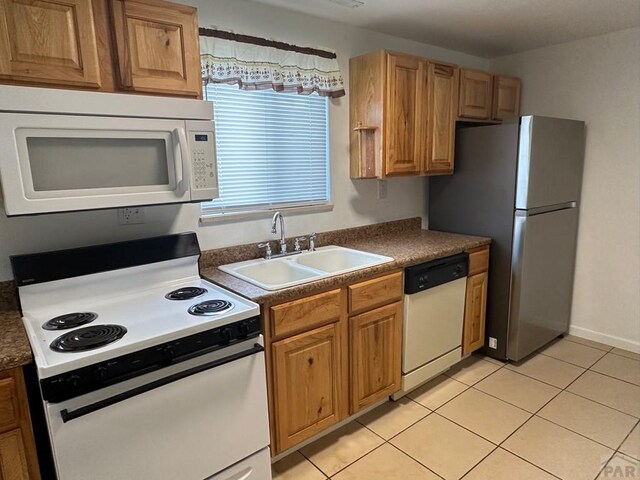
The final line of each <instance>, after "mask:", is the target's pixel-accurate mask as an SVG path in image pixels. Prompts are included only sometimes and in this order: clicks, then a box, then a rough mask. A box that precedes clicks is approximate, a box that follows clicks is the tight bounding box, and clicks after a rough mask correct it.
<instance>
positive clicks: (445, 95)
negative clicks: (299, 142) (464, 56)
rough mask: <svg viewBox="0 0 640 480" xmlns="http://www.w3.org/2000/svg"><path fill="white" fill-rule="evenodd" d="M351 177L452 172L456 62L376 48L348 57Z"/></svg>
mask: <svg viewBox="0 0 640 480" xmlns="http://www.w3.org/2000/svg"><path fill="white" fill-rule="evenodd" d="M349 77H350V89H349V92H350V99H349V102H350V105H349V106H350V126H351V168H350V173H351V177H352V178H385V177H392V176H406V175H431V174H442V173H452V169H453V144H454V143H453V142H454V132H455V120H456V112H457V100H458V93H457V88H458V86H457V85H458V68H457V67H456V66H455V65H448V64H443V63H439V62H432V61H430V60H428V59H426V58H422V57H417V56H413V55H405V54H401V53H395V52H388V51H384V50H383V51H378V52H373V53H369V54H366V55H362V56H360V57H355V58H352V59H351V60H350V70H349Z"/></svg>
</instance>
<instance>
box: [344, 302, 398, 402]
mask: <svg viewBox="0 0 640 480" xmlns="http://www.w3.org/2000/svg"><path fill="white" fill-rule="evenodd" d="M401 337H402V303H401V302H397V303H393V304H391V305H387V306H386V307H382V308H378V309H377V310H372V311H370V312H366V313H363V314H360V315H357V316H355V317H351V318H350V319H349V359H350V372H351V382H350V383H351V413H352V414H353V413H356V412H358V411H360V410H362V409H363V408H364V407H366V406H368V405H371V404H372V403H375V402H377V401H378V400H382V399H383V398H384V397H386V396H389V395H391V394H392V393H394V392H395V391H397V390H398V389H399V388H400V380H401V378H400V375H401V372H400V357H401V349H402V339H401Z"/></svg>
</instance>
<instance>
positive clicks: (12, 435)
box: [0, 428, 29, 480]
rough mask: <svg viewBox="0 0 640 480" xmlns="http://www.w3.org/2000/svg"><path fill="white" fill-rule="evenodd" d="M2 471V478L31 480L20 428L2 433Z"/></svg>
mask: <svg viewBox="0 0 640 480" xmlns="http://www.w3.org/2000/svg"><path fill="white" fill-rule="evenodd" d="M0 472H1V475H0V478H1V479H2V480H29V469H28V468H27V461H26V455H25V452H24V444H23V443H22V433H21V431H20V429H19V428H17V429H15V430H11V431H9V432H6V433H3V434H2V435H0Z"/></svg>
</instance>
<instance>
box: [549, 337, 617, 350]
mask: <svg viewBox="0 0 640 480" xmlns="http://www.w3.org/2000/svg"><path fill="white" fill-rule="evenodd" d="M561 338H562V340H566V341H567V342H571V343H577V344H578V345H582V346H583V347H589V348H594V349H596V350H600V351H601V352H607V353H609V352H610V351H611V350H613V349H614V348H615V347H612V346H610V345H606V344H604V343H601V342H596V341H595V340H589V339H588V338H585V339H584V340H588V341H590V342H595V343H597V344H599V345H604V346H605V347H609V350H603V349H601V348H598V347H592V346H591V345H585V344H584V343H581V342H576V341H575V340H572V339H571V338H567V336H565V335H563V336H562V337H561ZM576 338H582V337H576Z"/></svg>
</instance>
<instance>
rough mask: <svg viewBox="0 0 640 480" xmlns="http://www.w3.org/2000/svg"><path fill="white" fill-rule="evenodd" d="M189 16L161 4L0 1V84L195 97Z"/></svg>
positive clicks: (152, 0) (194, 32)
mask: <svg viewBox="0 0 640 480" xmlns="http://www.w3.org/2000/svg"><path fill="white" fill-rule="evenodd" d="M199 58H200V52H199V40H198V17H197V10H196V9H195V8H192V7H188V6H185V5H180V4H176V3H169V2H165V1H163V0H0V81H1V82H2V83H11V84H20V85H32V86H33V85H44V86H49V87H62V88H82V89H92V90H96V91H104V92H116V91H120V92H122V91H131V92H143V93H151V94H162V95H178V96H188V97H201V94H202V92H201V88H202V87H201V81H200V78H201V70H200V60H199Z"/></svg>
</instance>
